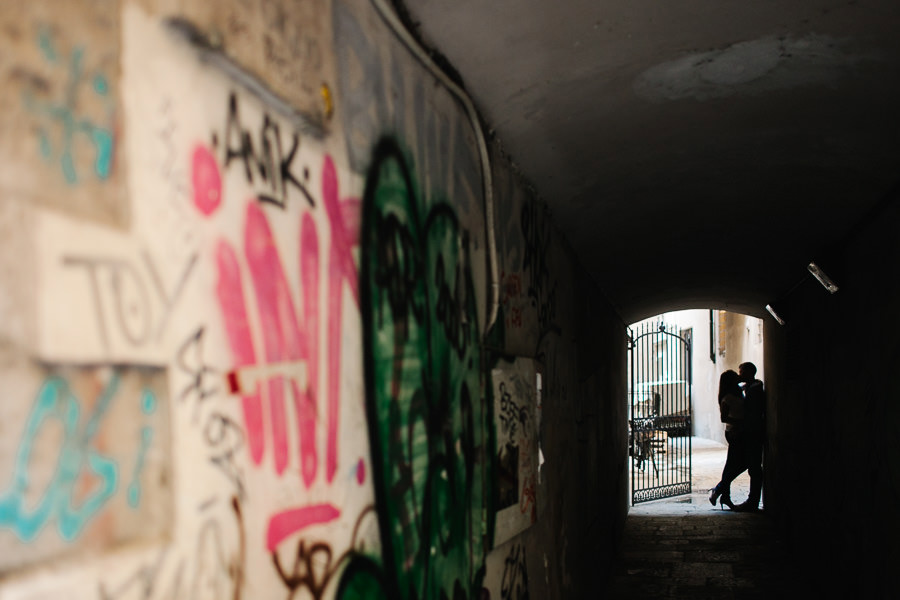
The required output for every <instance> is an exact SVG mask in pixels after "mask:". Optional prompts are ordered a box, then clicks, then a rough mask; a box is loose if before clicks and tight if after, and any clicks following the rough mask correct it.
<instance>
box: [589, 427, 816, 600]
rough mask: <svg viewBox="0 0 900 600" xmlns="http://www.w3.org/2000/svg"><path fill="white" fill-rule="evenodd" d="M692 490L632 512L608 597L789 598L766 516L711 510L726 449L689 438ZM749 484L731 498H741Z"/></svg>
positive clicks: (743, 482)
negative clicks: (713, 489) (711, 491)
mask: <svg viewBox="0 0 900 600" xmlns="http://www.w3.org/2000/svg"><path fill="white" fill-rule="evenodd" d="M693 449H694V452H693V471H692V478H691V479H692V488H693V492H692V493H691V494H690V495H688V496H682V497H679V498H673V499H667V500H657V501H653V502H647V503H643V504H639V505H638V506H636V507H632V509H631V511H630V512H629V514H628V518H627V520H626V523H625V536H624V541H623V547H622V552H621V556H620V558H619V561H618V562H617V564H616V569H615V572H614V578H613V581H612V585H611V588H610V590H609V593H608V594H607V595H606V596H605V597H607V598H623V599H626V598H627V599H630V600H641V599H645V598H692V599H704V598H710V599H711V598H716V599H732V598H733V599H749V598H767V599H777V598H790V597H803V595H802V594H801V595H800V596H796V595H794V594H792V593H791V591H790V588H791V585H790V583H791V577H790V576H789V575H790V573H789V567H790V563H789V562H788V561H787V560H786V558H787V557H786V552H785V549H784V547H783V544H782V543H781V542H780V541H779V540H778V539H777V538H776V536H775V532H774V530H773V527H772V524H771V522H770V520H769V519H768V518H767V517H766V515H765V513H763V512H759V513H752V514H751V513H735V512H732V511H729V510H727V509H726V510H720V509H718V508H713V507H712V506H711V505H710V504H709V501H708V499H707V496H708V493H709V489H710V488H711V487H713V486H714V485H715V484H716V482H717V481H718V479H719V475H720V473H721V469H722V465H724V463H725V451H726V448H725V446H723V445H721V444H717V443H716V442H712V441H710V440H702V439H697V438H694V440H693ZM748 489H749V478H747V476H746V474H745V475H743V476H742V478H741V479H739V480H738V481H736V483H735V485H734V486H733V489H732V496H733V498H734V500H735V501H736V502H740V501H743V500H744V499H745V498H746V494H747V491H748Z"/></svg>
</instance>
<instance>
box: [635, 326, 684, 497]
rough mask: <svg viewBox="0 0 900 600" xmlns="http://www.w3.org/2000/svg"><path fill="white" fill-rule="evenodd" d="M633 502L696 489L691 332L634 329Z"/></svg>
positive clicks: (654, 327)
mask: <svg viewBox="0 0 900 600" xmlns="http://www.w3.org/2000/svg"><path fill="white" fill-rule="evenodd" d="M628 333H629V335H628V352H629V360H628V368H629V390H628V394H629V400H630V404H631V407H630V415H629V420H628V430H629V432H628V433H629V435H628V452H629V454H630V455H631V490H632V491H631V503H632V505H635V504H637V503H639V502H646V501H648V500H658V499H660V498H668V497H671V496H679V495H682V494H689V493H690V492H691V431H692V423H691V339H690V338H691V334H690V331H685V332H679V333H681V334H682V335H679V334H677V333H673V332H672V331H670V327H669V326H667V325H666V324H665V323H661V322H657V323H647V322H644V323H641V324H640V325H639V326H637V328H636V329H631V328H629V330H628Z"/></svg>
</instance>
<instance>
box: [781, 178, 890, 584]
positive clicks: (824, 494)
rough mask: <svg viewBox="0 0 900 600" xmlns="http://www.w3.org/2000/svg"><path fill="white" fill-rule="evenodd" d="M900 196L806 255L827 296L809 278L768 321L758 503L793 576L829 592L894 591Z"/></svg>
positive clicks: (783, 300) (783, 302) (783, 301)
mask: <svg viewBox="0 0 900 600" xmlns="http://www.w3.org/2000/svg"><path fill="white" fill-rule="evenodd" d="M898 200H900V197H898V194H897V193H896V192H894V193H893V194H892V195H891V196H889V197H888V198H887V200H886V201H885V204H884V205H883V206H882V207H880V209H879V212H877V213H875V214H874V215H873V217H874V218H873V219H871V220H870V221H869V222H868V223H867V224H865V225H864V226H863V227H861V228H859V229H858V230H857V231H856V233H855V235H854V236H853V237H852V238H851V239H848V240H846V241H844V242H842V243H841V244H840V245H838V246H835V247H833V248H831V249H829V250H827V251H825V252H822V253H820V254H818V255H817V256H816V257H815V260H816V261H817V262H818V263H819V264H820V265H821V266H822V267H823V269H824V270H825V272H826V273H827V274H828V275H829V276H830V277H831V278H832V279H833V280H834V281H835V282H836V283H837V285H838V286H839V288H840V289H839V291H838V292H837V293H836V294H834V295H830V294H829V293H828V292H827V291H826V290H825V289H824V288H823V287H822V286H821V285H820V284H819V283H818V282H817V281H816V280H814V279H813V278H812V277H811V276H808V277H806V278H805V280H804V281H803V283H802V284H801V285H799V286H798V288H797V289H796V290H795V291H793V292H792V293H791V294H790V295H789V296H787V297H785V298H782V299H780V301H779V302H776V303H775V304H774V306H775V309H776V310H777V311H778V313H779V315H781V316H782V318H783V319H784V320H785V321H786V325H785V326H784V327H780V326H778V325H777V324H776V323H775V322H774V321H773V320H771V319H767V320H766V331H765V336H766V343H767V347H766V373H767V384H768V390H769V405H770V414H769V429H768V431H769V441H768V447H767V459H766V469H767V471H766V481H767V486H768V487H767V490H768V491H764V494H765V503H766V508H767V509H770V508H771V509H773V510H775V512H776V514H777V516H778V518H779V521H780V522H781V524H782V526H783V527H784V528H785V531H786V533H787V534H788V536H789V537H788V539H789V541H790V542H791V544H792V549H793V550H794V552H793V556H794V557H796V561H797V570H798V575H799V574H800V573H802V572H803V571H804V570H806V571H807V572H808V573H810V574H812V575H813V576H814V579H813V580H812V581H813V584H812V585H813V586H818V587H820V588H822V589H821V590H819V591H823V592H824V591H825V590H827V591H828V593H829V594H831V595H834V594H836V593H837V594H844V595H848V594H852V595H854V596H859V597H867V598H890V597H895V596H896V595H897V590H896V584H895V583H893V582H894V573H895V571H896V565H897V564H898V562H900V547H898V545H897V535H898V534H900V515H898V513H897V506H898V505H900V444H898V439H900V437H898V435H897V432H896V425H897V423H898V422H900V393H898V388H897V385H896V381H895V379H894V378H893V376H892V373H894V371H895V370H896V367H897V364H898V362H900V350H898V345H897V343H896V339H895V337H896V336H895V335H894V330H895V322H896V313H897V306H898V305H900V282H898V280H897V278H896V277H894V276H893V274H894V273H895V272H896V269H897V259H898V257H900V244H898V242H897V236H896V232H895V229H896V223H898V222H900V201H898ZM810 591H811V593H815V591H816V590H814V589H811V590H810Z"/></svg>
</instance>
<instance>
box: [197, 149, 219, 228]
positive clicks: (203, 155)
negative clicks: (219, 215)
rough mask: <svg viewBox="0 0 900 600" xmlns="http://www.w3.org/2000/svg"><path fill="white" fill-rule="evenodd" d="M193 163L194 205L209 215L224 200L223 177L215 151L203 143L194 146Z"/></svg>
mask: <svg viewBox="0 0 900 600" xmlns="http://www.w3.org/2000/svg"><path fill="white" fill-rule="evenodd" d="M191 163H192V168H191V181H192V183H193V184H194V205H195V206H196V207H197V209H198V210H199V211H200V212H201V213H203V214H204V215H206V216H207V217H208V216H209V215H211V214H212V213H213V212H215V210H216V209H217V208H218V207H219V204H220V203H221V202H222V177H221V176H220V175H219V165H218V164H217V163H216V157H215V156H213V153H212V152H210V151H209V150H208V149H207V148H206V147H205V146H201V145H197V146H196V147H195V148H194V155H193V158H192V160H191Z"/></svg>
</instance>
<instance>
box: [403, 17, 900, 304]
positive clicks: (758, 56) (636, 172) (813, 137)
mask: <svg viewBox="0 0 900 600" xmlns="http://www.w3.org/2000/svg"><path fill="white" fill-rule="evenodd" d="M405 4H406V8H407V10H408V11H409V18H410V20H411V21H412V23H413V25H414V27H416V28H417V30H418V31H417V33H418V35H419V37H420V38H421V39H423V41H424V42H425V44H426V45H428V46H431V47H433V48H435V49H437V50H438V51H439V52H440V53H441V54H443V55H444V56H445V57H446V58H447V59H448V61H449V62H450V64H452V65H453V67H454V68H455V69H456V70H457V71H458V72H459V74H460V76H461V78H462V80H463V82H464V85H465V87H466V89H467V90H468V91H469V93H470V95H471V96H472V98H473V100H474V101H475V103H476V105H477V106H478V108H479V110H480V112H481V113H482V115H483V117H484V119H485V121H486V122H487V123H488V126H489V127H490V128H492V129H493V130H494V131H495V132H496V135H497V136H498V137H499V139H500V141H501V143H502V145H503V147H504V149H505V151H506V152H507V153H508V154H509V156H510V157H511V159H512V160H513V162H514V163H515V164H516V165H517V166H518V167H519V168H520V169H521V171H522V172H523V173H524V175H525V176H526V177H527V178H528V179H529V180H530V182H531V183H532V184H533V185H534V187H535V189H536V190H537V192H538V194H539V195H540V196H541V197H542V198H543V199H544V200H545V201H546V202H547V203H548V204H549V205H550V207H551V210H552V212H553V215H554V219H555V221H556V222H557V223H558V225H559V226H560V228H561V229H562V231H563V233H564V234H565V235H566V237H567V238H568V239H569V241H570V242H571V244H572V246H573V248H574V249H575V251H576V253H577V254H578V256H579V257H580V259H581V260H582V261H583V263H584V265H585V266H586V267H587V269H588V270H589V271H590V272H591V273H592V274H593V276H594V277H595V278H596V280H597V282H598V283H599V284H600V286H601V287H602V288H603V290H604V291H605V293H606V294H607V296H608V297H609V299H610V300H611V302H612V303H613V305H614V306H615V307H616V308H617V310H618V311H619V313H620V314H621V315H622V317H623V319H624V320H625V321H626V322H631V321H634V320H637V319H640V318H642V317H645V316H649V315H652V314H656V313H659V312H662V311H665V310H671V309H674V308H687V307H720V308H729V309H731V310H736V311H740V312H746V313H750V314H755V315H757V316H762V315H764V314H765V312H764V306H765V305H766V304H767V303H769V302H774V301H776V300H777V298H778V297H780V296H782V295H783V294H785V293H787V292H788V291H789V290H790V289H791V288H792V287H793V286H794V285H796V283H798V282H799V281H800V280H802V279H803V278H804V277H808V273H807V271H806V265H807V264H808V263H809V262H810V261H811V260H818V261H819V262H827V260H828V256H829V253H830V252H831V253H833V251H834V248H835V247H839V245H840V244H841V242H842V240H845V239H846V238H847V236H848V235H850V233H851V232H852V231H853V228H854V227H855V226H856V225H857V224H859V223H860V222H861V221H862V220H864V219H866V218H867V217H868V215H869V214H870V213H871V212H872V210H873V209H874V207H876V206H877V205H878V203H879V202H880V201H881V200H882V199H883V198H884V197H885V195H886V193H887V192H888V190H890V189H891V188H892V186H893V185H894V184H895V183H896V181H897V179H898V172H897V166H898V164H900V144H898V141H900V140H898V137H900V135H898V132H900V127H898V125H900V123H898V121H900V33H898V32H900V2H897V1H896V0H876V1H866V0H859V1H851V2H846V1H844V2H840V1H825V0H808V1H797V2H790V3H785V2H775V1H764V2H746V1H740V2H737V1H734V0H717V1H715V2H713V1H708V0H695V1H690V0H688V1H686V2H660V1H659V0H627V1H624V0H622V1H618V2H608V1H599V2H598V1H596V0H569V1H566V2H537V1H535V0H530V1H527V2H523V1H522V0H492V1H491V2H475V1H472V0H456V1H455V2H443V1H437V0H406V2H405ZM823 267H827V265H825V264H823ZM837 283H838V284H840V282H839V281H838V282H837ZM823 293H824V290H823Z"/></svg>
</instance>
